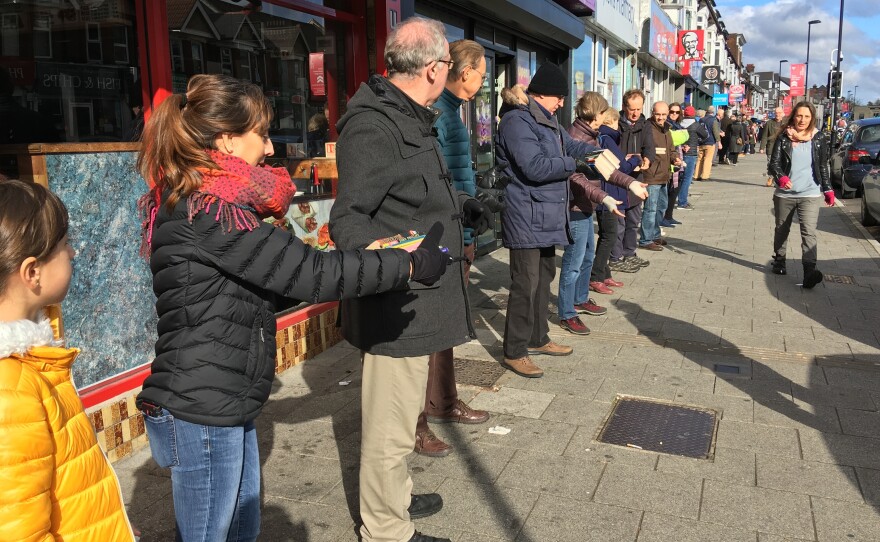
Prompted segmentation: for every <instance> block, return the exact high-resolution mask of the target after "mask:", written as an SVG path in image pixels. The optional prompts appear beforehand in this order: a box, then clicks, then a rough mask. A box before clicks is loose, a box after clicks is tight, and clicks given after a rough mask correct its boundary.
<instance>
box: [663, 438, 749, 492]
mask: <svg viewBox="0 0 880 542" xmlns="http://www.w3.org/2000/svg"><path fill="white" fill-rule="evenodd" d="M659 455H660V458H659V461H658V463H657V470H658V471H659V472H663V473H667V474H675V475H678V476H682V477H687V478H706V479H711V480H720V481H722V482H730V483H733V484H738V485H743V486H753V485H755V454H754V453H753V452H749V451H745V450H737V449H735V448H720V447H716V448H715V457H714V458H712V459H694V458H691V457H680V456H675V455H669V454H659Z"/></svg>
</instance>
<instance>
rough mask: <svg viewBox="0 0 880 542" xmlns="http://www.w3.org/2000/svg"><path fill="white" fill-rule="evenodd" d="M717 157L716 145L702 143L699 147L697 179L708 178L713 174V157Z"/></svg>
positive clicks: (695, 176) (695, 174) (695, 175)
mask: <svg viewBox="0 0 880 542" xmlns="http://www.w3.org/2000/svg"><path fill="white" fill-rule="evenodd" d="M713 158H715V145H714V144H713V145H700V146H699V147H697V171H696V172H695V173H694V178H695V179H700V180H703V181H705V180H707V179H708V178H709V177H711V176H712V159H713Z"/></svg>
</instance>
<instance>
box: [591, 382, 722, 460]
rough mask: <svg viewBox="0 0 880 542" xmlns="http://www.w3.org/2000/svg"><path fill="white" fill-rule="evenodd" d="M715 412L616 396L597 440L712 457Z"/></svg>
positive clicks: (677, 453) (686, 455)
mask: <svg viewBox="0 0 880 542" xmlns="http://www.w3.org/2000/svg"><path fill="white" fill-rule="evenodd" d="M716 419H717V412H715V411H714V410H711V409H707V408H700V407H695V406H688V405H676V404H671V403H663V402H658V401H652V400H648V399H641V398H638V397H624V396H620V395H618V396H617V398H616V399H615V400H614V404H613V405H612V407H611V414H610V415H609V416H608V419H607V420H606V421H605V425H604V426H603V427H602V429H601V430H600V432H599V437H598V439H597V440H599V442H606V443H608V444H616V445H618V446H626V447H629V448H638V449H640V450H649V451H652V452H662V453H664V454H672V455H683V456H685V457H695V458H698V459H709V458H710V457H711V456H712V445H713V443H714V441H715V427H716V425H717V424H716Z"/></svg>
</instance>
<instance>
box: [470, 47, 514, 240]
mask: <svg viewBox="0 0 880 542" xmlns="http://www.w3.org/2000/svg"><path fill="white" fill-rule="evenodd" d="M513 60H514V58H513V56H511V55H505V54H503V53H498V52H495V51H491V50H487V51H486V75H487V76H486V79H485V80H484V81H483V87H482V88H481V89H480V91H479V92H478V93H477V95H476V96H475V97H474V106H475V107H474V120H473V124H472V126H474V127H475V129H474V130H472V131H471V133H472V134H473V136H472V137H473V148H474V151H475V152H474V156H475V160H474V168H475V169H476V171H477V172H483V171H486V170H488V169H489V168H491V167H493V166H494V165H495V131H496V129H497V128H498V124H497V122H496V118H497V116H498V110H499V109H500V108H501V90H502V89H504V88H506V87H508V86H510V85H512V84H513V83H514V82H515V81H514V80H513V79H512V78H511V77H510V74H511V73H513V72H511V67H510V66H511V65H512V63H513ZM493 222H494V224H493V226H492V229H490V230H486V232H485V233H483V235H481V236H479V237H477V240H476V243H477V253H478V254H485V253H488V252H491V251H492V250H495V249H496V248H498V247H499V246H501V243H500V239H501V214H500V213H496V214H495V217H494V221H493Z"/></svg>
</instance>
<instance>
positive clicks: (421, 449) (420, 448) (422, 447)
mask: <svg viewBox="0 0 880 542" xmlns="http://www.w3.org/2000/svg"><path fill="white" fill-rule="evenodd" d="M414 449H415V451H416V453H417V454H421V455H426V456H428V457H446V456H447V455H449V454H451V453H452V449H453V448H452V446H451V445H449V444H446V443H445V442H443V441H442V440H440V439H439V438H437V435H435V434H434V432H433V431H431V430H430V429H428V430H427V431H425V432H421V433H416V446H415V448H414Z"/></svg>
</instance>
